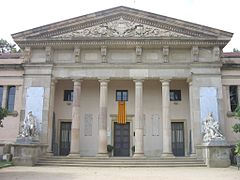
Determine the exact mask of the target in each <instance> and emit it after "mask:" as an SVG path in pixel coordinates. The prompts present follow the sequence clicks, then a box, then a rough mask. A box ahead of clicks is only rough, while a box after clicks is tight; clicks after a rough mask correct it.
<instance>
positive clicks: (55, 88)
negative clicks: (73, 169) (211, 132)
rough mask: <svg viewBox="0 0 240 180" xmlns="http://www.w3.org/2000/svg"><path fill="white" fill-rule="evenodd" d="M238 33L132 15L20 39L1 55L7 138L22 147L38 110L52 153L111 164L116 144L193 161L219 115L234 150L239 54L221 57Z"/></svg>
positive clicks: (3, 135) (3, 134)
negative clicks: (122, 107)
mask: <svg viewBox="0 0 240 180" xmlns="http://www.w3.org/2000/svg"><path fill="white" fill-rule="evenodd" d="M232 35H233V34H232V33H229V32H226V31H222V30H218V29H214V28H210V27H206V26H203V25H198V24H193V23H189V22H185V21H182V20H178V19H173V18H169V17H165V16H161V15H157V14H153V13H149V12H145V11H141V10H136V9H131V8H128V7H116V8H112V9H107V10H103V11H100V12H96V13H92V14H88V15H84V16H80V17H76V18H73V19H68V20H65V21H61V22H57V23H53V24H49V25H45V26H41V27H37V28H34V29H30V30H26V31H23V32H19V33H16V34H13V35H12V37H13V39H14V41H15V42H16V43H17V44H18V45H19V47H20V48H21V49H23V50H24V52H23V53H22V54H20V55H19V54H16V55H4V54H3V55H0V58H1V59H0V69H1V71H0V96H1V97H0V100H1V105H2V107H7V108H8V109H9V111H11V113H10V114H9V116H8V117H6V118H5V120H4V121H3V122H4V127H3V128H1V129H0V140H1V142H2V143H6V142H15V141H16V139H17V137H18V136H19V133H20V132H21V127H22V124H23V121H24V119H25V117H26V116H27V114H28V113H29V112H30V111H31V112H32V113H33V115H34V116H35V118H36V127H37V129H38V132H39V137H38V138H39V142H40V143H42V144H47V145H48V149H47V151H48V153H49V154H54V155H57V156H58V155H62V156H66V155H70V156H71V155H72V156H107V155H108V154H107V145H112V146H114V150H113V154H112V155H113V156H135V157H142V156H195V155H196V154H198V150H197V148H196V147H197V146H198V145H199V144H202V132H203V129H202V124H203V121H204V119H205V118H206V117H207V114H208V113H209V112H212V113H213V118H214V119H215V120H216V121H218V122H219V124H220V130H221V132H222V134H223V135H224V136H225V138H226V140H227V142H228V143H229V144H234V143H235V142H236V141H237V140H238V139H239V138H240V137H239V136H238V135H237V134H234V133H233V132H232V126H233V124H234V123H235V122H236V120H235V119H234V117H233V113H232V112H233V111H234V109H235V108H236V105H237V104H238V102H239V100H240V99H239V98H240V70H239V65H240V54H239V53H222V49H223V48H224V47H225V46H226V45H227V43H228V42H229V41H230V40H231V37H232ZM118 101H125V103H126V123H124V124H119V123H118V122H117V117H118ZM133 150H134V155H133Z"/></svg>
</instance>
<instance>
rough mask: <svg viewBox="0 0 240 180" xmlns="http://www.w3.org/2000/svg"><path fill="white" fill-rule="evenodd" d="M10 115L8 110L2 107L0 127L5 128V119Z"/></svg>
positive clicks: (0, 109)
mask: <svg viewBox="0 0 240 180" xmlns="http://www.w3.org/2000/svg"><path fill="white" fill-rule="evenodd" d="M7 115H8V110H7V109H6V108H1V107H0V127H3V119H4V118H5V117H6V116H7Z"/></svg>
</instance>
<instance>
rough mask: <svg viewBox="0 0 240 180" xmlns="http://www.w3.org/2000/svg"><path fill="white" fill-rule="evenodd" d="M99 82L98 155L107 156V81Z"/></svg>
mask: <svg viewBox="0 0 240 180" xmlns="http://www.w3.org/2000/svg"><path fill="white" fill-rule="evenodd" d="M99 82H100V104H99V129H98V130H99V139H98V154H97V156H98V157H108V153H107V101H108V98H107V97H108V82H109V80H106V79H103V80H99Z"/></svg>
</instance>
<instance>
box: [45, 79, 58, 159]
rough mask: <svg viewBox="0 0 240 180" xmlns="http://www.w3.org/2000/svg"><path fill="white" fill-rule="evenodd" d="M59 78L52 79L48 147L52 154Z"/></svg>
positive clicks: (48, 151)
mask: <svg viewBox="0 0 240 180" xmlns="http://www.w3.org/2000/svg"><path fill="white" fill-rule="evenodd" d="M56 83H57V80H54V79H53V80H52V81H51V85H50V100H49V101H50V102H49V114H48V149H47V153H48V154H49V155H52V136H53V134H52V129H53V112H54V99H55V85H56Z"/></svg>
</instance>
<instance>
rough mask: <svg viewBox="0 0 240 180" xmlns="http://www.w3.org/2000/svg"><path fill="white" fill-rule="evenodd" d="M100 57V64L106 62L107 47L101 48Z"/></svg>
mask: <svg viewBox="0 0 240 180" xmlns="http://www.w3.org/2000/svg"><path fill="white" fill-rule="evenodd" d="M101 56H102V63H106V62H107V47H106V46H102V47H101Z"/></svg>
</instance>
